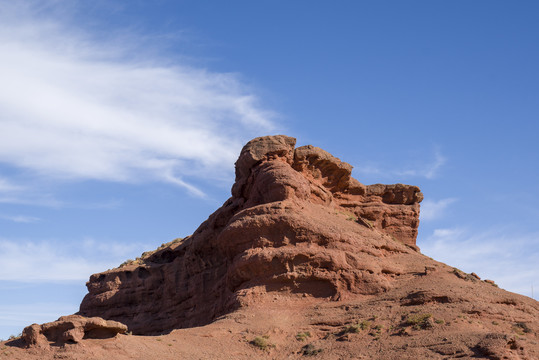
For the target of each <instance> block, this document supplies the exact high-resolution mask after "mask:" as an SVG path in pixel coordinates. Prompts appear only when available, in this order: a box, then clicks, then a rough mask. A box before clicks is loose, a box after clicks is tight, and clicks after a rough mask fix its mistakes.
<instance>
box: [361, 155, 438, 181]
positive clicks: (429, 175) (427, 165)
mask: <svg viewBox="0 0 539 360" xmlns="http://www.w3.org/2000/svg"><path fill="white" fill-rule="evenodd" d="M446 162H447V158H446V157H445V156H443V155H442V153H441V152H440V151H439V150H438V149H436V150H435V151H434V152H433V159H432V160H430V161H423V163H421V164H410V165H407V166H402V165H401V166H400V168H391V169H385V168H382V167H381V166H379V165H377V164H364V165H360V166H357V167H354V170H355V171H357V172H359V173H361V174H365V175H377V176H383V177H395V176H399V177H415V178H417V177H419V178H425V179H429V180H432V179H435V178H436V177H437V176H438V174H439V172H440V170H441V169H442V167H443V166H444V165H445V163H446ZM411 163H412V162H411Z"/></svg>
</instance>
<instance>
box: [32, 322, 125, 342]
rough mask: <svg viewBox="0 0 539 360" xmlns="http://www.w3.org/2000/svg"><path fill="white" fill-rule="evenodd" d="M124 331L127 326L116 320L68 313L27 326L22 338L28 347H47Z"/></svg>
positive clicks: (108, 335)
mask: <svg viewBox="0 0 539 360" xmlns="http://www.w3.org/2000/svg"><path fill="white" fill-rule="evenodd" d="M126 332H127V326H125V325H124V324H122V323H120V322H117V321H112V320H105V319H102V318H100V317H92V318H87V317H84V316H80V315H69V316H62V317H61V318H59V319H58V320H56V321H53V322H50V323H45V324H42V325H38V324H32V325H30V326H27V327H26V328H25V329H24V330H23V332H22V338H23V340H24V341H25V343H26V345H27V346H29V347H48V346H49V345H50V344H53V345H64V344H66V343H68V344H69V343H71V344H76V343H79V342H80V341H81V340H83V339H107V338H112V337H114V336H116V335H117V334H124V333H126Z"/></svg>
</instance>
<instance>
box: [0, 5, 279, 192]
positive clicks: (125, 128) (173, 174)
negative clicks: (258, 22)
mask: <svg viewBox="0 0 539 360" xmlns="http://www.w3.org/2000/svg"><path fill="white" fill-rule="evenodd" d="M17 4H21V5H17ZM28 4H30V5H34V8H35V4H36V3H29V2H13V3H11V2H2V3H0V53H1V54H2V56H0V79H2V81H0V163H4V164H7V165H9V166H12V167H14V168H18V169H25V170H30V171H32V172H33V173H34V174H36V175H37V176H39V177H44V178H55V179H64V180H65V179H67V180H88V179H93V180H104V181H121V182H137V181H163V182H168V183H173V184H176V185H178V186H181V187H183V188H185V189H186V190H187V191H189V192H191V193H193V194H195V195H199V196H203V192H202V190H201V189H198V188H197V187H195V186H194V185H193V184H192V183H191V182H190V181H189V179H190V178H205V179H223V177H230V176H231V174H232V172H231V170H230V169H232V168H233V166H232V165H233V162H234V160H235V158H236V157H237V155H238V153H239V150H240V149H241V145H242V144H243V143H244V142H245V140H247V139H249V138H250V137H252V136H254V135H260V133H261V132H264V133H266V132H268V131H271V130H272V129H274V124H273V122H272V119H273V115H272V113H271V112H269V111H266V110H265V109H263V108H262V107H261V106H260V105H259V101H258V99H257V97H256V96H255V95H254V94H253V93H252V91H250V89H249V88H248V87H247V86H246V85H245V84H243V83H242V82H241V81H240V80H239V78H238V76H237V75H234V74H227V73H216V72H211V71H208V70H206V69H202V68H195V67H192V66H189V65H186V64H182V63H181V62H175V63H173V64H171V63H170V61H168V62H167V61H162V60H160V59H155V58H143V57H141V56H140V54H143V53H144V52H145V51H144V50H145V49H144V48H141V46H142V45H139V44H137V43H136V40H135V39H136V36H133V37H132V38H130V39H126V38H123V40H124V41H126V40H129V41H131V43H130V44H129V46H128V47H127V46H125V47H117V46H116V45H117V44H118V43H115V44H114V46H113V44H112V42H111V43H109V44H106V43H99V42H97V41H95V40H94V41H92V40H91V38H90V37H89V36H85V34H84V33H82V32H81V31H80V30H78V29H74V28H72V27H70V25H67V24H64V23H62V22H61V21H60V20H58V19H55V18H53V17H52V18H51V15H50V14H48V13H46V14H43V13H39V12H36V11H35V9H34V8H32V6H29V5H28ZM58 4H60V5H61V4H62V2H59V3H58ZM47 16H48V17H47ZM13 19H16V21H14V20H13ZM111 36H113V34H111ZM127 48H128V49H127ZM134 54H137V56H133V55H134ZM129 59H133V60H129ZM4 181H7V182H5V183H2V180H1V179H0V189H1V188H2V186H4V187H6V186H8V185H9V179H4ZM6 184H7V185H6Z"/></svg>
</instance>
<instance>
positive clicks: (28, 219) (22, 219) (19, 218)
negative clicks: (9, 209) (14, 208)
mask: <svg viewBox="0 0 539 360" xmlns="http://www.w3.org/2000/svg"><path fill="white" fill-rule="evenodd" d="M0 219H3V220H8V221H13V222H17V223H35V222H38V221H41V219H40V218H38V217H35V216H26V215H1V214H0Z"/></svg>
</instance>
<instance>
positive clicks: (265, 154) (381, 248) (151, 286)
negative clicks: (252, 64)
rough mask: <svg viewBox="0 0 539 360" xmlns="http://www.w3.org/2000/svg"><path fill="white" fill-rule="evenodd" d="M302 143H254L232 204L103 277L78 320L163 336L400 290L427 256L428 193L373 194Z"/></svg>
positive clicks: (241, 161) (390, 188) (282, 139)
mask: <svg viewBox="0 0 539 360" xmlns="http://www.w3.org/2000/svg"><path fill="white" fill-rule="evenodd" d="M295 142H296V141H295V139H294V138H291V137H287V136H282V135H281V136H266V137H261V138H256V139H254V140H252V141H250V142H249V143H247V144H246V145H245V147H244V148H243V149H242V151H241V154H240V156H239V158H238V160H237V162H236V181H235V183H234V185H233V187H232V197H231V198H229V199H228V200H227V201H226V202H225V203H224V205H223V206H222V207H221V208H220V209H218V210H217V211H216V212H215V213H213V214H212V215H211V216H210V217H209V218H208V220H206V221H205V222H204V223H202V224H201V225H200V227H199V228H198V229H197V230H196V231H195V233H194V234H193V235H192V236H189V237H187V238H185V239H183V240H182V241H178V242H173V243H171V244H168V245H167V246H164V247H163V248H160V249H158V250H157V251H153V252H150V253H148V254H145V255H144V256H143V257H142V258H141V259H140V260H139V261H137V262H134V263H131V264H128V265H125V266H122V267H120V268H117V269H113V270H109V271H106V272H103V273H100V274H94V275H92V276H91V278H90V281H89V282H88V283H87V287H88V291H89V293H88V294H87V295H86V297H85V298H84V300H83V302H82V304H81V307H80V312H79V314H81V315H84V316H100V317H103V318H105V319H112V320H117V321H120V322H122V323H124V324H127V325H128V326H129V328H130V330H132V331H133V332H134V333H135V334H152V333H158V332H163V331H167V330H170V329H174V328H182V327H192V326H198V325H204V324H207V323H209V322H211V321H212V320H214V319H215V318H216V317H217V316H219V315H221V314H224V313H226V312H228V311H230V310H232V309H234V308H236V307H238V306H240V305H241V304H248V303H249V302H251V301H253V299H254V298H256V297H257V296H260V295H263V294H266V293H268V292H272V291H281V292H284V293H289V294H301V295H303V296H314V297H323V298H330V299H343V298H346V297H348V296H351V295H358V296H361V295H372V294H378V293H382V292H385V291H388V290H389V289H391V288H392V286H393V283H394V281H395V279H396V278H397V277H398V276H399V274H401V273H405V272H407V271H408V272H409V271H412V270H410V269H409V268H408V267H409V265H406V264H410V263H413V258H415V257H422V255H421V254H419V253H418V248H417V247H416V243H415V240H416V236H417V228H418V225H419V203H420V202H421V200H422V199H423V195H422V193H421V192H420V190H419V188H418V187H416V186H409V185H402V184H396V185H381V184H376V185H368V186H366V185H363V184H361V183H360V182H358V181H357V180H355V179H354V178H352V177H351V171H352V166H351V165H349V164H347V163H345V162H342V161H340V160H339V159H337V158H335V157H334V156H332V155H331V154H329V153H327V152H326V151H324V150H322V149H319V148H317V147H314V146H302V147H299V148H296V149H295V148H294V146H295ZM410 259H411V260H412V261H410ZM414 271H415V270H414Z"/></svg>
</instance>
